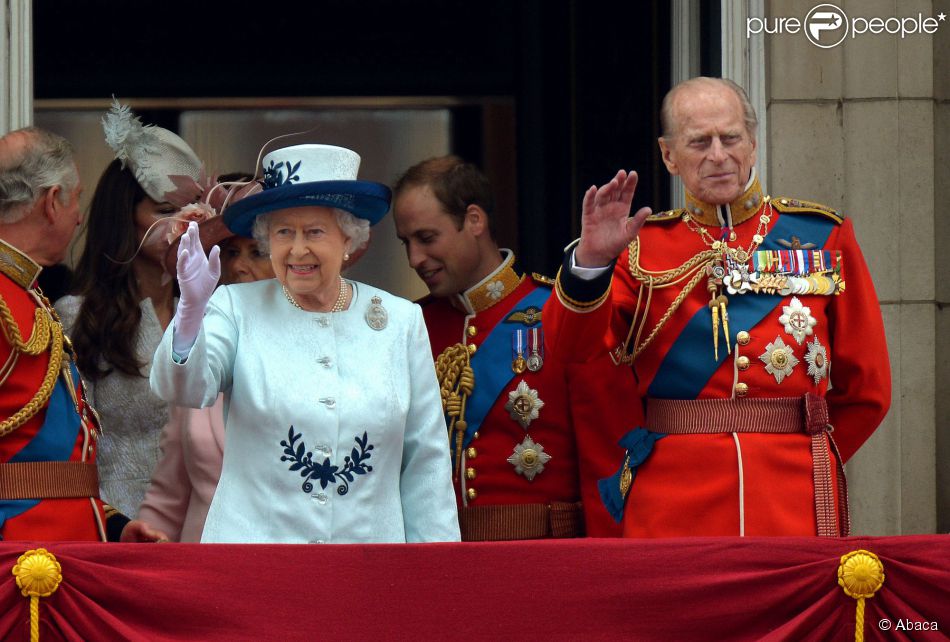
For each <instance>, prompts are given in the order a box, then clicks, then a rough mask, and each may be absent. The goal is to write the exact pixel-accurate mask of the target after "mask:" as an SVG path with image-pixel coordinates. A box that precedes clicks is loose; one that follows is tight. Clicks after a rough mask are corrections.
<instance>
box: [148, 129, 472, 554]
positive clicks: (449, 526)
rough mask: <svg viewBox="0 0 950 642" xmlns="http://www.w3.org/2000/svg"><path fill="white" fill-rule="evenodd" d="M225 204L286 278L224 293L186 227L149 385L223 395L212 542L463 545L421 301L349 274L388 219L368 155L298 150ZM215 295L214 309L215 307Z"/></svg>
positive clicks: (199, 395) (281, 154)
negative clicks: (172, 304) (366, 175)
mask: <svg viewBox="0 0 950 642" xmlns="http://www.w3.org/2000/svg"><path fill="white" fill-rule="evenodd" d="M264 164H265V167H266V168H267V169H266V170H265V180H264V190H263V191H261V192H260V193H258V194H255V195H252V196H249V197H246V198H244V199H243V200H241V201H240V202H238V203H235V204H234V205H233V206H231V207H230V208H228V209H227V210H226V211H225V214H224V218H225V222H226V223H227V225H228V227H229V228H230V229H231V230H232V231H233V232H235V233H236V234H241V235H244V236H250V235H251V234H252V232H253V234H254V236H255V237H256V238H257V239H258V241H259V242H260V243H262V245H263V246H265V247H268V246H269V251H270V255H271V262H272V264H273V267H274V272H275V274H276V275H277V278H276V280H267V281H258V282H255V283H246V284H237V285H230V286H223V287H221V288H218V290H217V291H215V292H214V293H213V295H212V292H213V291H214V285H215V283H216V282H217V278H218V274H219V273H220V265H219V258H218V254H217V252H216V251H215V250H212V252H211V254H210V256H209V257H205V254H204V252H203V251H202V250H201V246H200V243H199V241H198V235H197V229H189V231H188V232H187V233H186V235H185V237H184V238H183V240H182V243H181V246H180V250H179V258H178V266H177V267H178V278H179V284H180V286H181V298H180V302H179V306H178V310H177V312H176V316H175V319H174V322H173V323H172V324H171V325H170V326H169V328H168V331H167V332H166V333H165V336H164V337H163V339H162V342H161V344H160V346H159V348H158V350H157V352H156V354H155V360H154V364H153V366H152V374H151V385H152V389H153V390H154V391H155V392H156V394H158V395H159V396H160V397H162V398H163V399H166V400H168V401H171V402H174V403H177V404H180V405H185V406H191V407H203V406H208V405H211V404H213V403H214V401H215V398H216V396H217V395H218V393H219V392H224V396H225V448H224V464H223V468H222V471H221V480H220V482H219V484H218V488H217V490H216V492H215V496H214V499H213V501H212V504H211V508H210V510H209V512H208V518H207V521H206V523H205V528H204V532H203V534H202V538H201V541H203V542H286V543H306V542H310V543H324V542H431V541H458V540H459V528H458V517H457V513H456V507H455V499H454V495H453V492H452V485H451V479H450V475H451V469H450V462H449V456H448V449H447V447H446V439H447V438H446V428H445V422H444V419H443V415H442V408H441V401H440V395H439V388H438V383H437V381H436V377H435V371H434V368H433V365H432V359H431V356H430V355H431V352H430V349H429V342H428V336H427V333H426V329H425V325H424V323H423V320H422V313H421V311H420V309H419V307H418V306H417V305H415V304H413V303H411V302H409V301H406V300H404V299H401V298H399V297H396V296H393V295H391V294H389V293H388V292H385V291H383V290H380V289H377V288H374V287H371V286H368V285H365V284H362V283H358V282H355V281H350V280H347V279H344V278H343V277H342V276H340V271H341V269H342V266H343V263H344V261H345V260H346V259H347V258H348V254H349V252H352V251H355V250H357V249H358V248H359V247H360V246H361V245H363V244H365V242H366V240H367V238H368V236H369V225H370V224H371V223H375V222H377V221H378V220H379V219H381V218H382V216H383V215H385V213H386V212H387V211H388V207H389V190H388V188H386V187H385V186H383V185H379V184H377V183H370V182H368V181H359V180H356V174H357V169H358V167H359V156H358V155H356V154H355V153H354V152H351V151H350V150H346V149H343V148H339V147H330V146H325V145H297V146H293V147H288V148H284V149H279V150H276V151H274V152H272V153H270V154H268V155H267V156H265V158H264ZM209 299H210V300H209Z"/></svg>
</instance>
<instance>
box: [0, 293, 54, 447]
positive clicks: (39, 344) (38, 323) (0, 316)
mask: <svg viewBox="0 0 950 642" xmlns="http://www.w3.org/2000/svg"><path fill="white" fill-rule="evenodd" d="M0 328H2V330H3V336H4V338H5V339H6V340H7V342H8V343H9V344H10V347H11V359H10V360H8V361H7V363H6V364H4V367H3V377H2V379H0V385H2V383H3V381H5V380H6V379H7V377H9V375H10V373H11V372H12V371H13V365H15V364H16V360H17V358H18V356H19V355H20V354H26V355H28V356H31V357H35V356H38V355H40V354H42V353H43V352H45V351H46V350H47V349H49V350H50V358H49V365H48V366H47V368H46V374H45V375H44V376H43V382H42V383H41V384H40V388H39V390H37V391H36V394H34V395H33V398H32V399H30V401H29V402H28V403H27V404H26V405H25V406H23V408H21V409H20V410H18V411H17V412H15V413H14V414H13V415H11V416H10V417H9V418H7V419H5V420H3V421H2V422H0V437H5V436H7V435H9V434H10V433H11V432H13V431H14V430H16V429H17V428H19V427H20V426H22V425H23V424H25V423H26V422H28V421H29V420H30V419H32V418H33V417H34V416H35V415H36V414H37V413H38V412H39V411H40V410H41V409H42V408H43V407H45V405H46V403H47V402H48V401H49V398H50V397H51V396H52V394H53V387H54V386H55V385H56V377H57V376H59V372H60V368H61V367H62V363H63V326H62V325H60V323H59V322H58V321H56V320H55V319H54V318H53V317H52V315H51V314H50V312H49V311H48V310H46V309H45V308H43V307H42V306H40V307H38V308H37V309H36V310H35V312H34V314H33V332H32V333H30V338H29V339H28V340H27V341H23V335H21V334H20V328H19V326H18V325H17V323H16V320H15V319H14V318H13V313H12V312H11V311H10V308H9V307H8V306H7V303H6V301H4V300H3V297H2V296H0ZM11 361H12V363H11Z"/></svg>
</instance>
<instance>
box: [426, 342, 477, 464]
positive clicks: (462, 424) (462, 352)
mask: <svg viewBox="0 0 950 642" xmlns="http://www.w3.org/2000/svg"><path fill="white" fill-rule="evenodd" d="M435 374H436V377H437V378H438V380H439V393H440V394H441V396H442V410H443V411H444V412H445V414H446V415H447V416H448V417H449V420H450V423H449V426H448V429H449V435H450V437H449V438H450V440H451V435H452V433H453V431H454V434H455V443H454V444H453V446H454V447H455V475H456V477H458V474H459V470H460V469H461V466H462V444H463V443H464V441H465V430H466V429H467V428H468V423H467V422H466V421H465V402H466V401H467V400H468V397H469V395H471V394H472V390H474V389H475V373H474V372H473V371H472V366H471V353H470V352H469V351H468V348H467V347H466V346H464V345H462V344H461V343H456V344H455V345H452V346H449V347H448V348H446V349H445V350H443V351H442V354H440V355H439V358H438V359H436V360H435Z"/></svg>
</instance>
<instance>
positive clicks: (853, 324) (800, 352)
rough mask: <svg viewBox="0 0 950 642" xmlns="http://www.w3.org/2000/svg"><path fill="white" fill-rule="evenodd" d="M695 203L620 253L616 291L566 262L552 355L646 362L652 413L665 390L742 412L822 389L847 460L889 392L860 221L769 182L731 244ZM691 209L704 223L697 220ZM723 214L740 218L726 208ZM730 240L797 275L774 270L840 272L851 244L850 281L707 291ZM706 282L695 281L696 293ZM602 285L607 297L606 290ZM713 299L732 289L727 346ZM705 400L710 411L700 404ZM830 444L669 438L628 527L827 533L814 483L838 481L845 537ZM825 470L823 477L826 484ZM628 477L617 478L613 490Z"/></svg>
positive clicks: (755, 189) (845, 270)
mask: <svg viewBox="0 0 950 642" xmlns="http://www.w3.org/2000/svg"><path fill="white" fill-rule="evenodd" d="M687 199H688V200H687V205H688V209H685V210H677V211H673V212H667V213H663V214H658V215H655V216H653V217H651V219H650V220H649V222H648V223H647V224H646V225H644V227H643V228H642V229H641V231H640V235H639V238H638V240H637V241H634V243H632V244H631V245H630V247H629V248H628V249H627V250H625V251H624V252H623V253H622V254H621V256H620V257H619V259H618V261H617V264H616V267H615V270H614V272H613V285H612V287H610V289H609V292H606V293H605V294H604V296H603V298H600V297H599V296H597V292H596V289H597V287H598V286H596V285H594V283H593V282H584V281H582V280H581V279H579V278H578V277H576V276H573V275H569V274H567V271H568V270H567V269H563V270H562V272H561V277H560V280H559V283H558V296H557V297H552V298H551V302H550V304H549V306H548V308H546V309H545V319H546V321H547V326H548V330H547V336H548V341H549V348H550V351H551V352H553V353H555V354H556V355H557V356H560V357H562V358H564V359H567V360H584V359H590V358H592V356H593V355H595V354H598V353H602V352H603V351H604V350H605V349H606V350H610V351H612V354H613V356H614V358H615V360H616V361H619V362H621V363H632V367H633V370H634V372H635V376H636V378H637V381H638V386H639V391H640V396H641V397H642V399H644V400H646V406H647V409H648V411H647V414H648V416H649V414H650V413H649V409H650V406H651V399H673V400H695V399H710V400H717V399H727V400H728V399H732V400H737V401H736V402H735V407H740V408H748V407H749V403H745V404H743V400H756V399H782V400H785V401H788V400H794V399H802V398H803V396H804V395H805V394H806V393H811V394H814V395H817V396H819V397H823V398H824V399H825V401H826V402H827V408H828V415H829V421H828V423H830V424H831V426H833V434H832V435H831V437H832V438H833V442H834V444H836V445H837V450H838V451H839V452H840V457H841V459H842V460H844V461H847V459H848V458H850V457H851V455H853V454H854V453H855V451H856V450H857V449H858V447H860V446H861V444H862V443H864V441H865V440H866V439H867V438H868V437H869V436H870V435H871V433H872V432H873V431H874V430H875V428H877V426H878V425H879V424H880V422H881V420H882V419H883V417H884V415H885V413H886V412H887V409H888V406H889V404H890V394H891V391H890V372H889V365H888V356H887V345H886V343H885V339H884V328H883V323H882V319H881V313H880V308H879V305H878V301H877V297H876V295H875V293H874V286H873V284H872V282H871V278H870V275H869V273H868V270H867V267H866V265H865V262H864V258H863V256H862V254H861V251H860V249H859V247H858V244H857V241H856V240H855V237H854V230H853V227H852V225H851V222H850V221H847V220H843V219H842V218H841V217H839V216H838V215H837V214H836V213H835V212H834V211H833V210H829V209H828V208H825V207H823V206H818V205H816V204H812V203H806V202H802V201H797V200H793V199H774V200H772V201H771V203H769V202H768V201H769V199H767V198H765V197H763V195H762V193H761V190H760V188H759V183H758V181H757V180H755V181H753V183H752V184H751V185H750V187H749V189H748V190H747V191H746V193H744V194H743V195H742V196H740V198H739V199H736V201H734V202H733V203H732V204H730V205H729V206H728V208H729V209H728V210H727V211H725V214H726V215H730V216H731V219H732V221H733V223H734V231H735V234H736V238H735V239H734V240H729V229H728V227H727V226H722V227H720V223H719V221H718V220H717V212H716V208H715V207H714V206H710V205H708V204H704V203H699V202H698V201H696V200H695V199H692V198H691V197H690V196H689V195H687ZM724 209H725V208H720V215H723V214H724V213H723V210H724ZM730 212H731V214H730ZM686 213H690V217H689V218H690V220H684V216H683V215H684V214H686ZM763 215H765V216H766V218H767V219H768V220H767V221H766V220H765V219H763V218H762V216H763ZM723 220H728V219H727V218H726V216H724V215H723ZM703 230H705V232H706V234H703ZM756 235H761V236H762V237H764V238H762V239H759V241H760V242H761V245H758V246H757V245H756V238H755V237H756ZM719 239H725V240H726V241H727V242H728V245H729V247H731V248H740V249H742V250H744V251H748V250H749V249H752V250H753V252H752V253H751V254H752V255H755V252H756V251H762V252H761V255H760V256H759V257H758V258H756V259H755V260H760V261H763V262H764V263H763V264H762V265H759V269H760V274H759V276H761V277H762V278H763V279H764V278H765V277H766V276H769V277H770V278H771V277H772V276H774V275H773V274H770V273H768V270H769V269H774V270H775V273H777V274H782V273H783V272H782V271H783V270H786V273H788V272H787V271H788V269H789V268H788V266H776V265H770V264H769V261H771V260H772V259H776V258H777V257H780V258H781V259H782V260H786V261H787V260H788V259H790V258H791V259H793V260H794V259H795V257H797V260H798V261H799V262H802V261H803V260H804V261H805V263H808V262H811V264H809V265H808V266H807V267H808V270H806V271H805V272H804V273H803V274H806V275H815V274H818V273H819V272H821V268H823V267H827V268H829V269H830V268H831V267H832V265H823V263H830V264H833V265H837V264H838V258H837V257H838V253H839V252H840V275H839V276H840V279H841V280H843V282H844V286H843V287H842V286H840V284H838V285H836V284H835V282H834V280H833V279H832V278H831V276H829V275H830V274H831V272H826V273H825V276H824V277H821V278H819V277H815V276H812V277H807V276H802V277H796V279H797V280H796V279H791V280H786V281H785V282H784V283H785V285H786V286H788V284H790V283H794V284H795V287H796V288H798V293H794V292H789V291H788V289H786V290H785V291H784V295H783V293H782V291H779V292H778V293H776V291H775V290H774V289H773V290H767V289H762V287H760V286H759V285H758V284H757V283H756V282H755V281H754V280H752V281H750V280H748V279H743V276H742V274H732V273H731V271H730V270H729V269H726V270H725V272H726V274H725V276H726V277H727V279H726V281H725V282H723V283H722V285H720V286H719V287H718V288H716V287H713V288H712V289H708V287H707V286H709V283H710V282H709V277H710V276H712V277H713V278H715V277H716V276H717V275H715V274H711V273H707V272H705V271H704V267H705V268H709V269H711V267H712V263H710V262H709V261H705V260H699V259H697V257H699V258H702V257H701V256H700V255H701V254H702V253H704V252H707V253H709V254H707V255H705V256H707V257H708V256H712V255H715V254H716V251H715V250H713V248H712V245H713V244H714V243H715V241H716V240H719ZM796 250H805V251H804V252H796ZM814 250H818V252H815V251H814ZM822 250H823V251H824V252H822ZM783 251H784V252H785V254H782V252H783ZM720 256H722V254H721V253H720ZM734 256H735V255H734ZM763 256H764V258H763ZM743 258H745V257H743ZM691 261H692V263H690V262H691ZM752 261H753V259H752V258H749V265H752ZM726 265H728V263H726ZM568 267H569V266H568ZM697 267H698V270H697ZM733 267H735V266H733ZM752 271H753V274H756V273H755V270H752ZM793 271H794V270H793ZM635 275H636V276H635ZM694 277H695V279H696V281H695V284H694V285H693V287H692V290H691V291H689V293H688V294H687V295H686V296H685V298H682V297H681V293H682V292H684V290H685V289H687V288H688V287H689V285H690V283H692V282H693V281H692V280H693V278H694ZM809 278H812V280H811V281H809V280H808V279H809ZM651 279H652V280H653V286H654V287H653V288H652V291H651V288H650V287H649V281H650V280H651ZM743 282H745V284H743ZM667 283H668V285H667ZM762 284H763V285H767V283H766V281H764V280H763V281H762ZM730 285H731V286H732V291H730V289H729V286H730ZM599 287H600V288H601V292H603V287H604V286H603V285H600V286H599ZM754 287H760V289H759V291H758V292H755V291H754ZM835 289H837V290H838V291H839V293H838V294H833V292H834V291H835ZM741 292H744V293H741ZM714 295H721V296H724V297H725V301H724V303H725V304H726V305H725V306H724V307H725V308H726V310H727V312H728V318H727V324H728V332H729V344H728V346H727V343H726V334H725V325H726V324H724V323H723V315H722V312H721V311H722V307H721V306H719V305H718V304H714V305H713V306H710V301H711V298H712V297H713V296H714ZM679 298H682V300H681V301H680V302H679V304H678V305H677V302H678V299H679ZM713 308H716V313H717V314H716V316H717V317H718V318H717V319H716V320H717V321H718V328H717V330H718V331H717V335H718V359H716V354H715V351H716V348H715V346H714V343H713V327H714V326H713ZM631 327H633V330H632V331H631ZM657 328H658V329H657ZM655 329H656V332H655V333H654V330H655ZM602 337H606V343H605V342H604V341H603V340H602V339H601V338H602ZM729 348H731V353H730V352H729ZM829 375H831V376H829ZM830 381H833V385H831V384H830ZM727 403H733V402H727ZM765 403H766V404H768V403H770V402H765ZM795 403H796V402H795V401H792V402H791V404H792V405H794V404H795ZM653 405H654V407H659V406H660V405H662V404H660V403H654V404H653ZM685 405H686V404H680V406H685ZM670 406H672V407H674V408H675V407H676V404H670ZM692 408H693V409H694V410H698V412H699V413H700V414H702V410H701V407H700V408H699V409H697V408H696V406H695V405H694V406H692ZM677 412H679V411H677ZM681 415H682V413H681V412H680V414H679V415H678V416H681ZM703 420H704V418H703V417H701V416H700V417H699V421H700V422H701V421H703ZM647 427H648V428H649V426H647ZM822 443H824V444H825V445H824V446H823V447H822V448H823V449H822V448H819V449H818V450H816V451H815V452H816V455H815V456H814V457H813V454H812V444H813V439H812V437H810V436H809V435H808V434H805V433H804V432H797V433H790V434H767V433H763V432H741V431H734V432H730V431H724V432H718V433H711V434H667V435H666V436H665V437H663V438H661V439H659V440H657V441H656V443H655V444H654V446H653V450H652V453H649V454H648V455H647V456H646V458H645V461H643V463H642V465H640V466H639V469H636V470H634V471H633V472H634V476H633V480H632V485H629V486H628V488H629V494H628V495H627V497H626V507H625V511H624V513H623V526H624V535H625V536H629V537H663V536H686V535H815V534H816V533H818V532H819V527H818V523H819V521H821V517H820V516H819V515H820V514H821V513H822V509H821V507H820V506H816V488H819V487H822V486H823V485H824V484H830V486H829V488H828V489H824V490H823V491H822V492H821V493H819V498H821V497H823V498H825V500H827V498H828V497H833V498H834V504H833V506H831V507H830V508H829V509H826V510H833V511H834V513H835V515H836V518H837V520H838V525H839V529H838V533H846V531H847V516H846V502H845V505H844V506H843V505H842V501H843V500H842V498H843V497H844V493H843V491H844V488H843V487H841V485H840V484H839V479H838V477H837V475H836V474H835V472H836V471H835V470H834V468H835V461H836V459H835V453H834V444H832V440H831V439H827V440H824V441H823V442H822ZM628 454H630V451H628ZM618 459H619V461H620V462H622V461H623V458H622V457H619V458H618ZM618 463H619V462H618ZM819 478H821V479H822V480H825V481H823V482H821V483H819ZM617 479H620V477H619V476H618V477H617ZM841 479H842V480H843V477H842V478H841ZM615 481H616V480H611V481H609V482H605V483H606V484H607V486H609V487H610V488H608V490H610V489H612V487H613V486H612V484H614V483H615ZM839 491H840V492H839ZM619 492H621V493H623V492H624V488H623V485H621V488H620V491H619ZM821 503H822V502H821V501H818V504H821ZM822 534H830V533H827V532H826V533H822Z"/></svg>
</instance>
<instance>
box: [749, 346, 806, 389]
mask: <svg viewBox="0 0 950 642" xmlns="http://www.w3.org/2000/svg"><path fill="white" fill-rule="evenodd" d="M759 359H761V360H762V362H763V363H765V371H766V372H768V373H769V374H770V375H772V376H773V377H775V383H782V380H783V379H785V377H787V376H788V375H790V374H792V368H794V367H795V366H797V365H798V363H799V361H798V359H796V358H795V355H794V354H793V353H792V348H791V346H787V345H785V342H784V341H782V337H775V341H773V342H772V343H770V344H768V345H767V346H765V352H763V353H762V354H760V355H759Z"/></svg>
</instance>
